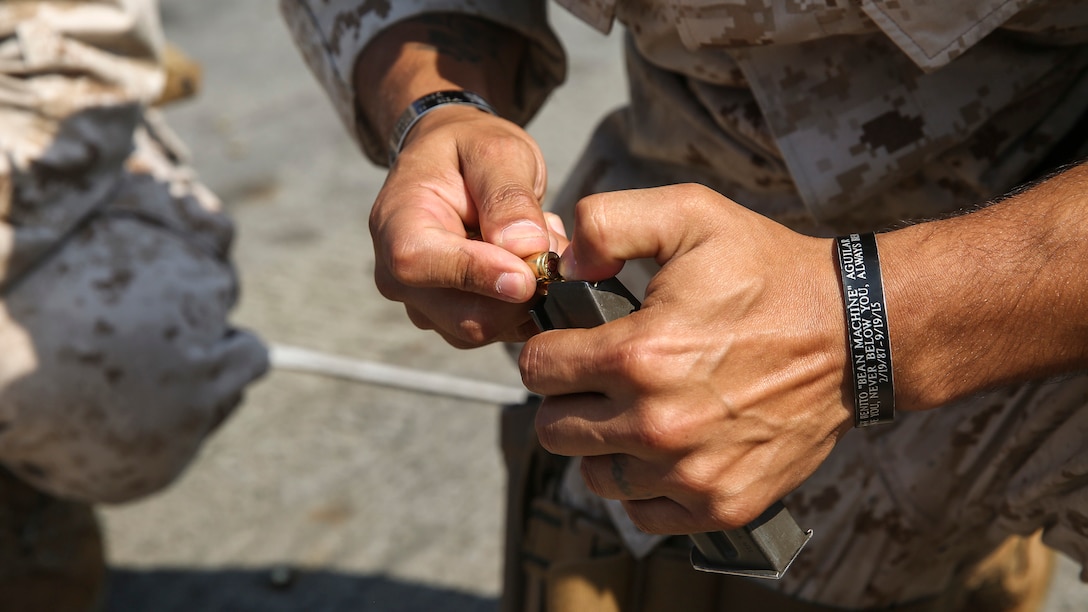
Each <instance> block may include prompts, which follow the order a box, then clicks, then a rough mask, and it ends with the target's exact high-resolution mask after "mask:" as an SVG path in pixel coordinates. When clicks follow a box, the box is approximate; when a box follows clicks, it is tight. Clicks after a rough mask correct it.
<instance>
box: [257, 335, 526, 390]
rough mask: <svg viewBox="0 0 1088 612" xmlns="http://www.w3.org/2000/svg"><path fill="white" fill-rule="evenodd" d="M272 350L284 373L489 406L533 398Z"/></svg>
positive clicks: (490, 386)
mask: <svg viewBox="0 0 1088 612" xmlns="http://www.w3.org/2000/svg"><path fill="white" fill-rule="evenodd" d="M271 348H272V354H271V358H272V367H274V368H278V369H281V370H292V371H295V372H309V373H311V374H321V375H324V376H333V377H336V378H344V379H347V380H354V381H357V382H362V383H368V384H373V385H382V386H385V387H396V388H398V389H407V390H409V391H417V392H419V393H429V394H432V395H443V396H447V397H456V398H461V399H467V400H473V401H477V402H484V403H489V404H520V403H522V402H524V401H525V400H526V399H528V397H529V392H528V391H526V390H525V389H523V388H521V387H513V386H510V385H500V384H496V383H489V382H484V381H479V380H469V379H465V378H460V377H456V376H450V375H448V374H440V373H435V372H424V371H422V370H416V369H413V368H404V367H400V366H394V365H389V364H385V363H377V362H373V361H364V360H362V359H353V358H351V357H340V356H337V355H330V354H328V353H322V352H319V351H312V350H309V349H304V348H299V347H295V346H285V345H283V344H273V345H272V347H271Z"/></svg>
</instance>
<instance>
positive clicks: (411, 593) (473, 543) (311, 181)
mask: <svg viewBox="0 0 1088 612" xmlns="http://www.w3.org/2000/svg"><path fill="white" fill-rule="evenodd" d="M553 17H554V21H555V24H556V26H557V28H558V29H559V31H560V33H561V36H562V37H563V39H564V41H565V43H566V44H567V46H568V49H569V52H570V56H571V57H570V60H571V75H570V81H571V85H569V86H568V87H565V88H563V89H562V90H561V91H560V92H559V93H558V94H556V95H555V96H554V98H553V100H552V101H551V103H550V105H549V106H548V108H547V110H546V111H545V112H544V113H543V114H542V115H541V116H540V117H539V118H538V119H537V120H536V121H535V122H534V123H533V125H532V126H531V132H533V134H534V135H535V136H536V137H537V138H538V139H539V141H540V142H541V145H542V148H543V149H544V152H545V156H546V157H547V161H548V164H549V168H550V171H551V175H552V185H553V186H554V185H558V184H560V183H561V181H562V178H563V176H564V175H565V174H566V173H567V170H568V168H569V167H570V165H571V164H572V163H573V161H574V160H573V159H572V156H573V155H575V154H576V153H577V151H578V150H579V148H580V146H581V144H582V141H583V140H584V138H585V137H586V135H587V134H588V133H589V131H590V129H591V127H592V125H593V124H594V123H595V122H596V120H597V119H598V118H599V117H600V116H601V115H602V114H603V113H604V112H605V111H607V110H608V109H610V108H612V107H614V106H616V105H618V104H620V103H621V102H622V99H623V97H624V94H625V92H624V82H623V78H622V65H621V58H620V51H619V47H620V41H619V37H618V36H617V35H613V36H612V37H603V36H600V35H599V34H597V33H596V32H595V31H593V30H591V29H589V28H588V27H587V26H585V25H583V24H581V23H580V22H577V21H575V20H574V19H573V18H571V17H569V16H568V15H567V14H566V13H565V12H564V11H562V9H559V8H555V10H553ZM163 18H164V22H165V26H166V29H167V33H168V36H169V38H170V39H171V40H173V41H174V42H175V43H177V44H179V45H180V46H181V47H182V48H184V49H185V50H186V51H187V52H188V53H189V54H191V55H192V56H193V57H194V58H196V59H197V60H198V61H200V62H201V63H202V64H203V67H204V70H205V79H204V92H203V93H202V94H201V95H200V96H199V97H198V98H197V99H196V100H194V101H189V102H184V103H181V104H179V105H177V106H176V107H174V108H171V109H169V110H167V112H166V114H167V116H168V119H169V120H170V123H171V124H172V125H173V127H174V128H175V129H176V131H177V132H178V133H179V134H180V135H181V137H182V138H183V139H184V140H185V141H186V142H187V143H188V144H189V146H190V148H191V149H192V150H193V153H194V162H193V163H194V166H195V167H196V168H197V170H198V171H199V173H200V174H201V176H202V178H203V179H204V181H205V182H206V183H207V184H208V185H209V186H210V187H211V188H212V189H213V190H214V191H215V192H217V193H218V194H219V195H220V197H221V198H223V200H224V202H225V203H226V205H227V207H228V208H229V209H230V211H231V212H232V214H233V216H234V217H235V219H236V220H237V225H238V237H237V243H236V255H237V262H238V267H239V270H240V273H241V277H242V281H243V297H242V301H241V304H240V307H239V309H238V312H237V316H236V321H237V322H238V324H240V325H242V326H245V327H250V328H254V329H256V330H258V331H259V332H260V333H261V334H262V335H263V336H264V337H265V338H266V339H267V340H268V341H269V342H272V343H277V344H283V345H291V346H297V347H304V348H308V349H313V350H317V351H322V352H325V353H329V354H334V355H341V356H347V357H351V358H355V359H360V360H370V361H374V362H380V363H385V364H393V365H398V366H404V367H410V368H417V369H420V370H428V371H437V372H441V373H445V374H449V375H452V376H457V377H462V378H467V379H471V380H480V381H488V382H491V383H497V384H500V385H504V386H506V387H509V388H517V387H519V386H520V383H519V379H518V374H517V370H516V368H515V367H514V365H513V364H512V363H511V362H510V360H509V359H508V358H507V356H506V355H505V353H504V352H503V350H502V349H501V348H499V347H497V346H493V347H488V348H484V349H479V350H475V351H470V352H462V351H457V350H455V349H452V348H448V347H446V346H445V345H444V344H443V343H442V342H440V341H439V340H438V338H437V337H436V336H433V335H431V334H428V333H425V332H421V331H418V330H416V329H415V328H414V327H412V326H411V324H409V323H408V321H407V318H406V317H405V316H404V313H403V310H402V308H401V307H400V306H398V305H396V304H392V303H389V302H387V301H385V300H384V299H382V298H381V297H380V296H379V295H378V293H377V291H376V290H375V288H374V286H373V282H372V281H371V278H372V270H373V253H372V248H371V243H370V237H369V234H368V231H367V227H366V218H367V213H368V209H369V206H370V203H371V202H372V201H373V198H374V196H375V194H376V193H377V191H378V189H379V187H380V185H381V182H382V179H383V173H382V172H381V171H379V170H378V169H375V168H372V167H371V166H370V165H369V164H368V163H367V162H365V161H364V160H363V159H362V157H361V155H360V154H359V152H358V151H357V150H356V148H355V147H354V145H353V143H352V142H351V141H350V140H349V139H348V138H347V137H346V136H345V133H344V131H343V129H342V128H341V126H340V124H339V123H338V121H337V120H336V118H335V116H334V114H333V112H332V110H331V107H330V105H329V104H328V102H327V101H326V99H325V98H324V96H323V94H322V93H321V91H319V88H318V86H317V85H316V83H315V81H314V80H313V79H312V78H311V77H310V75H309V73H308V72H306V70H305V68H304V66H303V64H302V62H301V60H300V59H299V57H298V55H297V53H296V52H295V50H294V48H293V47H292V45H291V43H290V41H289V38H288V35H287V32H286V30H285V28H284V27H283V25H282V23H281V22H280V19H279V17H278V14H277V13H276V10H275V3H274V2H270V1H269V0H232V1H230V2H223V1H221V0H163ZM497 415H498V408H497V406H496V405H494V404H492V403H486V402H475V401H467V400H462V399H455V398H450V397H442V396H436V395H428V394H422V393H418V392H413V391H408V390H403V389H394V388H388V387H384V386H379V385H373V384H362V383H359V382H352V381H347V380H343V379H337V378H332V377H326V376H320V375H314V374H304V373H297V372H292V371H288V370H283V369H276V370H273V371H272V372H271V373H270V375H269V376H268V377H267V378H265V379H264V380H263V381H262V382H261V383H259V384H258V385H256V386H255V387H254V388H253V389H252V390H251V392H250V393H249V395H248V397H247V398H246V400H245V402H244V405H243V407H242V408H241V410H240V411H239V412H238V413H237V414H236V415H235V416H234V417H233V418H232V419H231V420H229V421H228V422H227V424H226V425H225V426H224V427H223V428H222V430H221V431H220V432H219V433H218V434H217V435H216V436H215V437H214V438H212V440H211V441H210V442H209V443H208V445H207V446H206V447H205V448H204V450H203V452H202V453H201V455H200V457H199V458H198V460H197V461H196V463H195V464H194V465H193V466H192V467H191V468H190V469H189V470H188V472H187V473H186V474H185V475H184V476H183V477H182V478H181V479H180V480H179V481H178V482H177V483H176V484H175V485H174V486H172V487H170V488H169V489H168V490H167V491H165V492H163V493H161V494H159V495H156V496H154V497H152V498H150V499H147V500H144V501H141V502H138V503H133V504H130V505H126V506H121V507H114V508H108V509H105V510H103V511H102V513H101V514H102V517H103V519H104V523H105V526H106V530H107V534H108V538H109V546H110V560H111V564H112V567H113V573H112V579H113V589H112V592H111V595H110V598H109V601H108V603H107V610H109V611H110V612H122V611H123V612H132V611H155V612H160V611H161V612H168V611H178V612H180V611H193V610H199V611H227V610H230V611H243V612H244V611H262V612H263V611H282V612H295V611H303V610H306V611H311V610H330V611H332V610H336V611H339V610H375V611H383V612H384V611H413V612H414V611H424V610H428V611H430V610H444V611H451V612H470V611H489V610H494V609H496V597H497V594H498V591H499V586H500V585H499V572H500V566H501V541H500V534H501V529H502V520H503V518H502V514H503V486H504V485H503V473H502V466H501V459H500V456H499V452H498V449H497V444H496V441H497ZM1086 595H1088V590H1086V589H1085V588H1084V587H1082V586H1080V585H1079V584H1078V583H1076V581H1075V569H1074V568H1073V566H1072V564H1071V563H1068V562H1063V564H1062V571H1061V573H1060V575H1059V583H1058V588H1056V589H1055V592H1054V594H1053V595H1052V598H1051V601H1050V602H1049V603H1048V606H1047V608H1046V609H1047V610H1048V611H1049V612H1058V611H1071V610H1080V609H1084V608H1085V607H1086V602H1088V598H1086Z"/></svg>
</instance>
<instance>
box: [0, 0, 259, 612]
mask: <svg viewBox="0 0 1088 612" xmlns="http://www.w3.org/2000/svg"><path fill="white" fill-rule="evenodd" d="M198 72H199V71H198V69H197V68H196V66H195V65H194V64H192V63H190V62H188V61H187V60H186V59H185V58H184V57H183V56H182V55H179V54H178V53H177V52H176V51H174V50H172V49H171V48H170V47H169V46H168V45H166V44H165V42H164V40H163V35H162V30H161V27H160V24H159V16H158V5H157V3H156V2H155V0H113V1H98V2H60V1H44V0H43V1H20V2H15V1H12V2H2V3H0V148H2V151H3V155H2V157H0V178H2V182H0V211H2V217H0V291H2V294H0V296H2V297H0V346H2V347H3V350H2V352H0V355H2V356H0V602H2V603H0V607H3V608H4V609H5V610H64V611H67V610H87V609H93V608H95V607H96V606H98V605H100V603H101V598H102V595H103V585H104V580H105V564H104V557H103V546H102V541H101V537H100V533H99V530H98V526H97V523H96V520H95V517H94V513H93V510H92V506H93V505H94V504H99V503H118V502H125V501H129V500H133V499H137V498H140V497H142V496H146V495H149V494H151V493H153V492H155V491H158V490H160V489H162V488H163V487H165V486H166V485H167V484H169V483H170V482H171V481H173V480H174V479H175V478H176V477H177V476H178V474H179V473H181V472H182V470H183V469H184V468H185V466H186V465H187V464H188V463H189V461H190V460H191V459H192V458H193V457H194V455H195V454H196V452H197V450H198V449H199V448H200V445H201V443H202V442H203V441H204V439H205V438H206V437H207V436H208V435H209V434H211V432H212V431H213V430H215V428H216V427H217V426H218V425H219V424H220V423H222V422H223V420H224V419H225V418H227V416H228V415H230V413H231V411H232V410H233V409H234V407H235V406H236V405H237V404H238V402H239V400H240V399H241V396H242V392H243V389H244V387H245V386H246V385H247V384H248V383H250V382H251V381H253V380H255V379H256V378H258V377H259V376H260V375H261V374H262V373H263V372H264V371H265V370H266V368H267V357H266V353H265V349H264V347H263V346H262V345H261V343H260V342H259V341H258V340H257V339H256V338H255V337H254V336H253V335H251V334H249V333H247V332H245V331H241V330H238V329H236V328H234V327H232V326H231V325H230V324H229V323H228V322H227V316H228V314H229V311H230V309H231V308H232V306H233V305H234V303H235V300H236V297H237V292H238V287H237V278H236V276H235V273H234V270H233V269H232V266H231V263H230V259H229V255H230V244H231V236H232V231H233V230H232V226H231V223H230V221H229V220H228V219H227V218H226V216H225V215H224V213H223V212H222V210H221V206H220V203H219V202H218V201H217V199H216V198H215V196H214V195H212V194H211V193H210V192H209V191H208V190H207V189H205V188H204V187H203V186H202V185H201V184H200V183H199V182H198V181H197V179H196V177H195V176H194V175H193V173H192V172H191V171H190V170H189V168H187V167H186V165H185V160H186V152H185V150H184V147H183V146H182V145H181V143H180V142H178V141H177V139H176V137H175V136H174V135H173V134H172V133H171V132H170V130H169V129H168V128H167V127H166V125H165V124H164V123H163V121H162V120H161V118H160V116H159V115H158V114H157V113H156V112H155V111H154V110H153V109H152V108H151V107H152V106H153V105H155V104H160V103H165V102H167V101H170V100H172V99H177V98H180V97H185V96H188V95H190V94H192V93H193V92H194V91H195V89H196V85H197V80H198V76H199V74H198Z"/></svg>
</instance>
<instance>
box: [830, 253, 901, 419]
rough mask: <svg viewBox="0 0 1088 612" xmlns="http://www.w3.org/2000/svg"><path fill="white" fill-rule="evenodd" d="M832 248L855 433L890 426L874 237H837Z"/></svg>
mask: <svg viewBox="0 0 1088 612" xmlns="http://www.w3.org/2000/svg"><path fill="white" fill-rule="evenodd" d="M835 247H836V249H837V252H838V256H839V269H840V271H841V273H842V294H843V299H844V301H845V306H846V331H847V344H848V346H849V355H850V367H851V371H852V372H853V374H854V381H853V383H854V384H853V391H854V427H867V426H869V425H879V424H882V423H891V422H892V421H893V420H894V419H895V387H894V385H893V383H892V351H891V343H890V341H889V338H888V310H887V307H886V304H885V303H884V283H883V281H882V279H881V276H880V258H879V256H878V254H877V248H876V236H874V235H873V234H850V235H848V236H840V237H838V238H836V239H835Z"/></svg>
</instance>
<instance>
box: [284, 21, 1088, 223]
mask: <svg viewBox="0 0 1088 612" xmlns="http://www.w3.org/2000/svg"><path fill="white" fill-rule="evenodd" d="M558 1H559V3H560V4H562V5H564V6H565V7H566V8H567V9H569V10H570V11H572V12H573V13H574V14H576V15H578V16H579V17H581V18H582V19H583V20H584V21H586V22H587V23H589V24H591V25H592V26H594V27H595V28H597V29H599V30H601V31H602V32H608V31H609V30H610V29H611V27H612V25H613V23H614V22H616V21H619V22H620V23H622V24H623V25H625V26H626V28H627V31H628V35H629V36H630V37H631V38H632V39H633V42H634V44H633V45H631V47H632V48H634V49H636V50H637V51H636V54H637V55H638V56H640V57H638V58H636V59H638V60H639V61H641V63H642V66H643V68H644V70H640V71H636V74H632V75H631V81H632V110H633V112H634V113H635V117H636V119H637V120H636V121H632V125H633V126H635V127H634V132H633V134H632V136H631V139H632V142H631V144H630V146H631V148H632V150H633V151H634V152H636V153H637V154H639V155H643V156H646V157H649V158H651V159H661V160H664V161H669V162H671V163H676V162H680V163H693V164H702V165H707V166H710V167H711V169H713V170H718V171H721V172H729V173H732V174H733V175H734V176H733V179H734V180H742V181H744V182H745V183H746V185H745V187H746V188H747V191H751V192H753V193H756V194H758V193H759V192H761V191H763V192H768V191H770V192H775V191H781V190H789V191H792V192H796V193H797V194H799V196H800V199H801V200H802V201H803V202H804V204H805V206H806V207H807V209H808V213H809V214H811V216H812V217H813V218H815V219H816V220H817V221H820V220H835V219H843V218H846V219H848V218H849V217H850V216H851V215H855V214H856V213H857V212H858V209H859V208H862V209H864V208H866V207H867V208H870V209H880V213H879V214H873V213H871V212H870V213H866V215H867V217H868V220H867V221H863V222H862V224H863V225H864V224H869V225H872V224H879V223H881V222H884V221H891V220H895V219H898V218H903V217H911V216H919V215H929V214H934V213H937V212H941V211H943V210H947V209H949V208H954V207H957V206H960V205H962V204H963V203H964V202H971V203H973V202H975V201H977V200H978V199H979V198H981V199H986V198H988V197H991V196H992V195H993V194H996V193H1001V192H1002V191H1004V190H1007V189H1009V188H1010V187H1012V186H1014V185H1015V184H1016V183H1017V182H1018V181H1019V180H1021V179H1022V178H1023V177H1024V176H1026V175H1027V174H1028V173H1030V171H1031V170H1032V168H1034V167H1035V166H1036V165H1037V164H1038V163H1039V162H1040V161H1041V160H1042V159H1043V158H1044V157H1045V156H1046V153H1047V152H1048V151H1049V149H1050V147H1051V145H1052V144H1053V143H1054V142H1055V141H1056V140H1057V139H1058V138H1060V136H1061V135H1062V134H1064V133H1065V132H1066V131H1068V130H1069V128H1070V126H1071V125H1072V124H1073V123H1074V122H1075V121H1076V118H1077V117H1079V115H1080V114H1082V113H1083V112H1084V108H1085V103H1084V100H1088V73H1086V72H1085V70H1086V66H1088V48H1086V47H1085V43H1086V42H1088V4H1086V3H1083V2H1078V1H1076V0H949V1H948V2H939V3H938V2H927V1H923V0H895V1H893V0H860V1H851V2H812V1H808V0H732V1H729V2H721V1H716V0H715V1H711V0H558ZM281 7H282V10H283V12H284V14H285V16H286V18H287V21H288V23H289V24H290V27H291V29H292V31H293V32H294V35H295V38H296V40H297V42H298V44H299V46H300V47H301V48H302V50H303V53H304V55H305V57H306V59H307V61H308V63H309V65H310V66H311V68H312V70H313V71H314V72H315V74H316V75H317V76H318V79H319V80H320V81H321V83H322V84H323V85H324V87H325V88H326V89H327V90H328V92H329V94H330V96H331V98H332V100H333V103H334V105H335V106H336V108H337V110H338V112H339V114H340V115H341V117H342V118H343V120H344V121H345V123H346V124H347V125H348V126H349V127H350V129H351V131H352V133H353V135H355V136H356V137H357V138H358V139H359V141H360V143H361V145H362V147H363V149H364V150H365V151H366V153H367V154H368V156H369V157H370V158H371V159H373V160H375V161H376V162H378V163H381V161H382V148H383V147H382V144H381V143H379V142H378V141H377V139H376V138H375V136H374V134H373V131H372V130H371V128H370V127H369V126H368V125H366V122H365V121H363V120H362V118H360V117H358V116H357V115H356V113H355V102H354V93H353V90H352V87H351V74H352V65H353V63H354V61H355V58H356V57H357V55H358V54H359V53H360V52H361V50H362V49H364V48H365V47H366V45H367V44H368V43H369V41H371V40H372V39H373V38H374V36H375V35H377V34H378V33H379V32H381V31H382V30H383V29H384V28H386V27H388V26H389V25H390V24H392V23H394V22H396V21H399V20H402V19H407V18H411V17H412V16H414V15H417V14H420V13H424V12H433V11H446V12H450V11H453V12H462V13H466V14H471V15H474V16H479V17H484V18H487V19H490V20H492V21H494V22H496V23H499V24H502V25H504V26H506V27H508V28H510V29H513V30H514V31H517V32H520V33H522V34H523V35H524V36H525V37H526V38H527V39H528V40H529V41H530V42H531V45H530V47H529V48H530V52H529V61H528V62H526V69H525V70H526V78H522V79H519V86H520V87H522V88H523V91H521V92H520V93H521V97H520V99H522V100H524V101H525V105H524V107H523V108H521V109H520V110H519V112H518V113H517V116H515V117H512V119H515V120H518V121H526V120H527V119H528V118H529V117H531V116H532V114H533V112H535V110H536V107H537V106H538V105H539V104H540V103H541V102H542V101H543V100H544V99H545V98H546V97H547V94H548V92H549V91H551V90H552V88H554V87H556V86H557V85H559V84H560V83H561V82H562V81H563V79H564V74H565V67H564V55H563V51H562V48H561V46H560V44H559V42H558V41H557V39H556V37H555V34H554V33H553V32H552V31H551V30H550V29H549V27H548V24H547V21H546V7H545V2H544V0H524V1H520V2H514V1H509V0H476V1H473V2H468V1H466V0H397V1H396V2H391V1H388V0H381V1H368V2H361V1H359V0H320V1H319V0H281ZM662 73H664V74H667V75H668V76H669V77H670V78H672V80H674V81H675V80H676V78H679V79H681V80H682V84H681V86H680V87H672V92H673V93H676V94H678V95H680V96H682V97H685V98H686V104H684V105H683V106H684V107H685V108H687V109H688V113H689V114H690V115H691V118H694V119H697V121H692V122H690V123H692V124H694V125H699V126H700V128H699V129H698V130H695V129H690V128H682V129H678V128H677V126H678V125H683V124H684V123H685V122H683V121H677V120H676V119H675V111H674V106H675V104H674V102H675V101H673V100H670V101H669V103H668V104H666V103H665V101H664V100H660V99H658V98H660V91H659V89H660V88H659V86H658V85H647V84H648V83H650V82H652V81H653V80H654V79H658V80H659V81H660V80H661V79H660V77H661V75H662ZM655 105H656V106H657V107H658V108H655ZM666 107H667V108H666ZM738 168H743V171H741V172H738V171H737V169H738ZM919 184H924V185H926V187H925V188H921V189H919V188H918V185H919ZM866 215H862V216H863V217H864V216H866ZM845 224H846V225H850V223H849V221H847V222H846V223H845ZM840 225H842V223H840Z"/></svg>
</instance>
